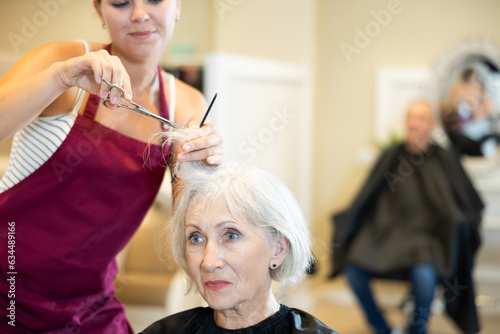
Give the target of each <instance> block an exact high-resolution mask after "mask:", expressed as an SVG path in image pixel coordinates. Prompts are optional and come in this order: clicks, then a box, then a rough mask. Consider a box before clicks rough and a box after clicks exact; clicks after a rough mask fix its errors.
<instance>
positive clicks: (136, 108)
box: [102, 79, 184, 129]
mask: <svg viewBox="0 0 500 334" xmlns="http://www.w3.org/2000/svg"><path fill="white" fill-rule="evenodd" d="M102 81H104V83H105V84H106V85H108V91H110V92H111V90H112V89H113V88H116V89H118V90H119V91H120V97H121V98H123V97H124V96H125V90H124V89H123V88H122V87H121V86H120V85H117V84H112V83H109V82H108V81H107V80H106V79H102ZM108 102H109V98H105V99H103V100H102V104H103V106H105V107H106V108H109V107H108V105H107V103H108ZM129 103H130V104H131V106H128V105H125V104H121V103H117V104H116V106H117V107H118V108H125V109H129V110H132V111H135V112H138V113H139V114H143V115H146V116H149V117H152V118H154V119H156V120H158V121H160V122H162V123H164V124H167V125H168V126H171V127H173V128H177V129H184V127H183V126H182V125H179V124H176V123H174V122H172V121H169V120H168V119H166V118H163V117H161V116H158V115H156V114H154V113H152V112H151V111H149V110H147V109H146V108H143V107H141V106H140V105H138V104H137V103H135V102H133V101H130V102H129Z"/></svg>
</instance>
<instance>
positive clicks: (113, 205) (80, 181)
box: [0, 0, 223, 333]
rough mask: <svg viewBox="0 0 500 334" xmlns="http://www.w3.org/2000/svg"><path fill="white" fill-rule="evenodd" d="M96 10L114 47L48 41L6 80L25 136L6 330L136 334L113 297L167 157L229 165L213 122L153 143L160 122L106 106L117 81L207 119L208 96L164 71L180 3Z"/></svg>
mask: <svg viewBox="0 0 500 334" xmlns="http://www.w3.org/2000/svg"><path fill="white" fill-rule="evenodd" d="M94 6H95V8H96V10H97V12H98V13H99V16H100V17H101V19H102V24H103V27H104V28H105V29H107V31H109V34H110V37H111V41H112V42H111V44H109V45H104V44H99V43H87V42H54V43H49V44H46V45H43V46H41V47H39V48H37V49H35V50H33V51H31V52H30V53H28V54H27V55H25V56H24V57H23V58H22V59H21V60H19V62H18V63H17V64H15V65H14V66H13V67H12V68H11V69H10V71H9V72H8V73H7V74H6V75H5V76H4V77H3V78H2V79H1V81H0V140H5V139H6V138H8V137H10V136H11V135H14V134H15V137H14V142H13V147H12V150H11V157H10V161H9V166H8V168H7V172H6V174H5V175H4V177H3V178H2V180H1V181H0V276H1V277H0V315H1V317H0V332H2V333H33V332H37V333H131V332H132V330H131V328H130V326H129V324H128V322H127V320H126V318H125V315H124V308H123V305H121V304H120V303H119V302H118V301H117V300H116V299H115V296H114V288H113V280H114V277H115V274H116V271H117V268H116V262H115V256H116V254H117V253H118V252H119V251H120V250H121V249H122V248H123V247H124V246H125V245H126V243H127V242H128V241H129V239H130V238H131V237H132V235H133V234H134V232H135V231H136V230H137V228H138V227H139V224H140V223H141V221H142V219H143V217H144V216H145V214H146V212H147V211H148V209H149V208H150V206H151V205H152V203H153V200H154V198H155V196H156V194H157V192H158V189H159V187H160V184H161V182H162V179H163V177H164V174H165V170H166V167H165V165H166V162H167V161H168V163H172V162H174V161H175V160H178V161H193V160H204V161H205V162H206V163H208V164H219V163H220V162H221V160H222V150H223V149H222V139H221V137H220V136H219V135H218V134H217V133H216V132H215V130H214V128H213V126H211V125H209V124H205V125H204V126H203V128H202V131H203V136H202V137H201V138H198V139H195V140H192V141H189V142H187V143H181V144H182V145H176V146H175V147H172V148H170V147H167V146H165V145H164V146H162V145H161V144H162V143H161V142H160V141H159V140H158V141H156V142H153V143H152V144H151V146H150V147H148V141H149V140H150V139H151V138H152V136H153V135H154V134H157V133H159V132H160V131H161V130H162V125H161V123H160V122H158V121H157V120H155V119H152V118H149V117H145V116H143V115H141V114H138V113H135V112H133V111H129V110H125V109H116V110H110V109H107V108H105V107H104V106H103V105H102V104H101V99H102V98H106V97H109V98H110V99H111V100H110V104H111V105H110V106H111V107H112V108H114V107H115V103H116V102H117V101H116V98H117V97H118V95H119V93H120V92H119V90H118V89H112V90H111V91H108V86H107V84H105V83H104V81H103V80H107V81H108V82H110V83H111V84H116V85H120V86H122V87H123V88H124V91H125V99H126V100H129V101H130V100H133V101H134V102H136V103H138V104H140V105H141V106H143V107H145V108H146V109H148V110H150V111H152V112H153V113H155V114H158V115H160V116H162V117H164V118H168V119H170V120H173V121H175V122H176V123H178V124H181V125H187V124H188V123H189V122H192V123H189V125H188V126H194V125H195V124H199V122H200V120H201V118H202V117H203V113H204V112H205V109H206V104H205V101H204V99H203V96H202V95H201V93H200V92H198V91H196V90H195V89H193V88H191V87H189V86H188V85H186V84H184V83H182V82H180V81H178V80H175V79H173V77H172V76H171V75H169V74H168V73H166V72H164V71H162V70H161V69H160V67H159V66H158V63H159V61H160V56H161V54H162V51H163V50H164V48H165V46H166V45H167V43H168V42H169V40H170V38H171V36H172V33H173V30H174V27H175V22H176V20H178V19H179V17H180V7H181V1H180V0H163V1H161V0H160V1H153V0H131V1H123V0H101V1H94ZM174 113H175V114H174ZM174 115H175V119H174ZM164 130H168V129H167V128H166V129H164ZM146 149H149V155H148V157H147V159H146V161H145V157H144V156H145V155H144V152H145V151H146ZM170 151H172V152H170ZM168 156H170V157H171V158H170V159H167V157H168ZM175 189H176V184H175V183H174V193H175ZM8 260H9V261H10V260H13V261H11V262H12V264H11V263H10V262H8ZM11 272H15V274H9V273H11ZM11 277H14V281H15V285H14V286H15V296H12V295H11V294H9V293H8V292H9V289H10V288H11V287H12V284H11V283H12V280H10V281H7V279H10V278H11ZM12 303H14V304H12ZM10 305H14V309H15V310H14V318H15V322H14V324H15V326H13V325H12V323H10V324H9V321H10V319H11V318H12V317H11V318H9V317H7V316H6V315H10V314H12V311H10V310H8V308H9V307H10ZM6 313H7V314H6Z"/></svg>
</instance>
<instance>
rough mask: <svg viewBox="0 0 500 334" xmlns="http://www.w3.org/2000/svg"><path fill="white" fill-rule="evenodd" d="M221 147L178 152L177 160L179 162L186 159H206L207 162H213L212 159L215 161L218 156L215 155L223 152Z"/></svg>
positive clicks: (220, 154)
mask: <svg viewBox="0 0 500 334" xmlns="http://www.w3.org/2000/svg"><path fill="white" fill-rule="evenodd" d="M223 153H224V152H223V150H222V148H210V149H204V150H198V151H194V152H190V153H180V154H179V155H177V160H179V161H181V162H186V161H207V162H208V163H209V164H214V161H212V159H213V160H215V162H217V161H218V160H219V158H217V156H221V157H222V154H223Z"/></svg>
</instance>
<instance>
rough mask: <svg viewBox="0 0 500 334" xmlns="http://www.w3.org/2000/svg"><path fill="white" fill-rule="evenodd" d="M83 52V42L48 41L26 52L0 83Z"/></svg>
mask: <svg viewBox="0 0 500 334" xmlns="http://www.w3.org/2000/svg"><path fill="white" fill-rule="evenodd" d="M84 53H85V47H84V45H83V43H81V42H77V41H72V42H49V43H45V44H42V45H40V46H38V47H36V48H35V49H33V50H31V51H29V52H28V53H26V54H25V55H24V56H23V57H21V59H19V61H18V62H17V63H16V64H14V66H12V67H11V69H10V70H9V71H8V72H7V74H5V76H4V77H3V78H2V80H1V83H2V84H5V83H7V82H11V81H16V80H20V79H23V78H26V77H29V76H32V75H35V74H37V73H40V72H42V71H43V70H45V69H47V68H48V67H50V66H51V65H52V64H54V63H56V62H60V61H65V60H68V59H70V58H74V57H77V56H80V55H82V54H84Z"/></svg>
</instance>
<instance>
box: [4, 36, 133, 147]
mask: <svg viewBox="0 0 500 334" xmlns="http://www.w3.org/2000/svg"><path fill="white" fill-rule="evenodd" d="M82 50H83V47H82V44H81V43H79V42H64V43H61V42H55V43H49V44H45V45H42V46H40V47H38V48H36V49H34V50H33V51H31V52H29V53H28V54H26V55H25V56H24V57H22V58H21V59H20V60H19V61H18V62H17V63H16V64H15V65H14V66H13V67H12V68H11V69H10V70H9V72H7V74H6V75H5V76H4V77H3V78H2V79H1V80H0V101H1V102H0V141H3V140H5V139H7V138H9V137H10V136H12V135H13V134H14V133H15V132H17V131H18V130H20V129H21V128H23V127H25V126H26V125H27V124H29V123H30V122H31V121H32V120H33V119H35V118H36V117H37V116H39V115H40V114H44V115H56V114H61V113H64V112H68V111H69V110H70V109H71V106H72V104H73V102H74V98H71V96H73V97H74V96H76V92H75V91H73V92H72V91H71V90H70V89H71V88H73V87H78V88H82V89H84V90H85V91H87V92H89V93H92V94H97V95H100V96H101V97H103V96H105V94H108V93H107V91H108V87H107V85H106V84H105V83H104V82H102V78H105V79H107V80H108V81H110V82H112V83H118V84H120V85H122V86H123V88H124V89H125V92H126V96H125V97H126V98H127V99H129V100H130V99H131V98H132V92H131V88H130V79H129V76H128V74H127V73H126V71H125V69H124V67H123V65H122V63H121V61H120V60H119V59H118V58H117V57H113V56H110V55H109V54H108V53H107V52H106V51H104V50H101V51H97V52H90V53H88V54H83V52H82ZM82 54H83V55H82ZM118 93H119V92H118V90H116V89H114V90H113V91H112V92H111V97H114V96H117V95H118Z"/></svg>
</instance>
